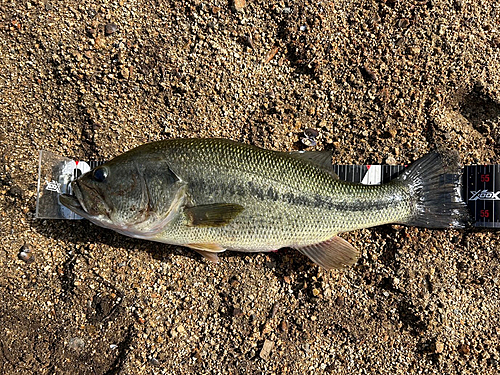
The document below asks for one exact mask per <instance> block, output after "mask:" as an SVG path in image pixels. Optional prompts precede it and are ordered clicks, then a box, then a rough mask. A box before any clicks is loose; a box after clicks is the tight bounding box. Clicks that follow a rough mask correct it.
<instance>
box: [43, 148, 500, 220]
mask: <svg viewBox="0 0 500 375" xmlns="http://www.w3.org/2000/svg"><path fill="white" fill-rule="evenodd" d="M102 163H104V162H102V161H75V160H71V159H68V158H65V157H62V156H58V155H56V154H53V153H51V152H49V151H40V157H39V165H38V194H37V202H36V215H35V217H36V218H38V219H70V220H71V219H73V220H74V219H81V217H80V216H78V215H76V214H75V213H74V212H72V211H70V210H69V209H67V208H66V207H64V206H63V205H61V204H60V203H59V198H58V197H59V195H60V194H64V193H66V194H71V189H70V183H71V181H73V180H75V179H77V178H78V177H80V176H81V175H82V174H84V173H86V172H87V171H90V170H91V169H93V168H95V167H97V166H98V165H101V164H102ZM404 169H405V167H404V166H402V165H334V166H333V170H334V172H335V173H336V174H337V175H338V176H339V178H340V179H341V180H344V181H349V182H355V183H361V184H365V185H379V184H385V183H388V182H389V181H391V180H392V179H394V178H396V177H398V176H399V175H400V174H401V172H402V171H403V170H404ZM461 177H462V199H463V200H464V201H465V203H466V204H467V206H468V207H469V210H470V213H471V217H472V218H473V219H474V220H475V223H474V224H473V225H474V226H476V227H480V228H500V217H498V218H497V217H496V215H500V165H484V166H481V165H469V166H466V167H465V168H464V169H463V172H462V176H461Z"/></svg>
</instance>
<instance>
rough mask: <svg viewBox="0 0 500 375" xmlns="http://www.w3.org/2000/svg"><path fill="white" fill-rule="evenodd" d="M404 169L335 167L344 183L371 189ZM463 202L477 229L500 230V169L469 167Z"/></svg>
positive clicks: (493, 167)
mask: <svg viewBox="0 0 500 375" xmlns="http://www.w3.org/2000/svg"><path fill="white" fill-rule="evenodd" d="M404 168H405V167H404V166H402V165H334V166H333V170H334V171H335V173H336V174H337V175H338V176H339V178H340V179H341V180H345V181H349V182H355V183H362V184H367V185H378V184H385V183H388V182H389V181H391V180H392V179H394V178H396V177H397V176H399V174H401V172H402V171H403V170H404ZM462 199H463V200H464V202H465V203H466V204H467V206H468V207H469V210H470V213H471V217H472V218H473V219H474V220H475V222H474V223H473V225H474V226H476V227H479V228H500V165H468V166H466V167H464V169H463V172H462Z"/></svg>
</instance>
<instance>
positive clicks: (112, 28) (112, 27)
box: [104, 22, 118, 35]
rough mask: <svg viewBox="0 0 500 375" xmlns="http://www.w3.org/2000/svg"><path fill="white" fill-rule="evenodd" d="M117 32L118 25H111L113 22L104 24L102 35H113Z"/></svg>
mask: <svg viewBox="0 0 500 375" xmlns="http://www.w3.org/2000/svg"><path fill="white" fill-rule="evenodd" d="M117 31H118V25H117V24H116V23H113V22H110V23H108V24H106V26H105V28H104V33H105V34H106V35H111V34H114V33H116V32H117Z"/></svg>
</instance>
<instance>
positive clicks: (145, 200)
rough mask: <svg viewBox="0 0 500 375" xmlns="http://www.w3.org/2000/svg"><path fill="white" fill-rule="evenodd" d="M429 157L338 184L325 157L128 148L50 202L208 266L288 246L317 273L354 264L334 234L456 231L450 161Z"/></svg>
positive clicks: (184, 142) (218, 145) (216, 146)
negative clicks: (372, 179) (385, 179)
mask: <svg viewBox="0 0 500 375" xmlns="http://www.w3.org/2000/svg"><path fill="white" fill-rule="evenodd" d="M450 160H451V159H450V158H447V157H445V156H444V155H442V154H440V153H436V152H433V153H430V154H428V155H426V156H424V157H423V158H421V159H420V160H418V161H416V162H415V163H414V164H412V165H411V166H409V167H408V168H407V169H406V170H405V171H404V172H403V173H402V174H401V175H400V177H399V178H397V179H395V180H393V181H391V182H390V183H387V184H383V185H377V186H373V185H372V186H366V185H360V184H353V183H348V182H345V181H341V180H339V179H338V177H337V176H336V175H335V174H334V173H333V168H332V164H331V153H329V152H320V151H312V152H305V153H299V152H295V153H285V152H277V151H270V150H265V149H261V148H258V147H255V146H250V145H246V144H241V143H237V142H234V141H229V140H224V139H173V140H166V141H160V142H153V143H149V144H145V145H142V146H139V147H137V148H135V149H132V150H130V151H128V152H126V153H124V154H122V155H120V156H118V157H116V158H114V159H112V160H111V161H109V162H107V163H105V164H103V165H101V166H98V167H96V168H95V169H93V170H92V171H90V172H88V173H86V174H84V175H83V176H81V177H80V178H78V179H77V180H75V181H74V182H73V183H72V190H73V193H74V195H61V196H60V201H61V203H62V204H64V205H65V206H66V207H68V208H69V209H71V210H72V211H74V212H75V213H77V214H79V215H81V216H83V217H84V218H87V219H88V220H90V221H91V222H93V223H94V224H97V225H100V226H102V227H105V228H110V229H112V230H115V231H117V232H119V233H122V234H124V235H127V236H131V237H135V238H141V239H146V240H151V241H158V242H163V243H168V244H174V245H182V246H186V247H189V248H191V249H194V250H196V251H197V252H199V253H200V254H202V255H203V256H205V257H207V258H208V259H210V260H212V261H217V260H218V257H217V253H220V252H223V251H225V250H235V251H246V252H265V251H272V250H276V249H279V248H282V247H290V248H294V249H297V250H298V251H300V252H301V253H303V254H305V255H306V256H308V257H309V258H310V259H311V260H312V261H314V262H315V263H317V264H318V265H320V266H322V267H323V268H325V269H331V268H341V267H343V266H347V265H351V264H353V263H355V262H356V260H357V258H358V256H359V253H358V251H357V250H356V249H355V248H354V247H353V246H352V245H350V244H349V242H347V241H346V240H344V239H342V238H341V237H339V236H337V235H338V234H339V233H342V232H347V231H352V230H356V229H361V228H368V227H372V226H377V225H382V224H390V223H399V224H406V225H415V226H423V227H428V228H462V227H464V225H465V223H466V221H467V210H466V206H465V204H464V203H463V202H462V201H461V198H460V195H459V191H460V189H459V183H458V180H453V179H445V178H444V177H445V174H450V173H451V174H457V173H458V172H459V166H458V162H457V161H456V160H454V159H453V160H451V161H450Z"/></svg>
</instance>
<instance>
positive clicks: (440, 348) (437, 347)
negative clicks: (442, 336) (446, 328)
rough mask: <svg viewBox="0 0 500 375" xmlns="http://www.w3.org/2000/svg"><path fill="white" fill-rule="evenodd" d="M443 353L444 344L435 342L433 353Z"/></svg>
mask: <svg viewBox="0 0 500 375" xmlns="http://www.w3.org/2000/svg"><path fill="white" fill-rule="evenodd" d="M443 351H444V344H443V343H442V342H441V341H436V345H435V349H434V352H435V353H437V354H440V353H442V352H443Z"/></svg>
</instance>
